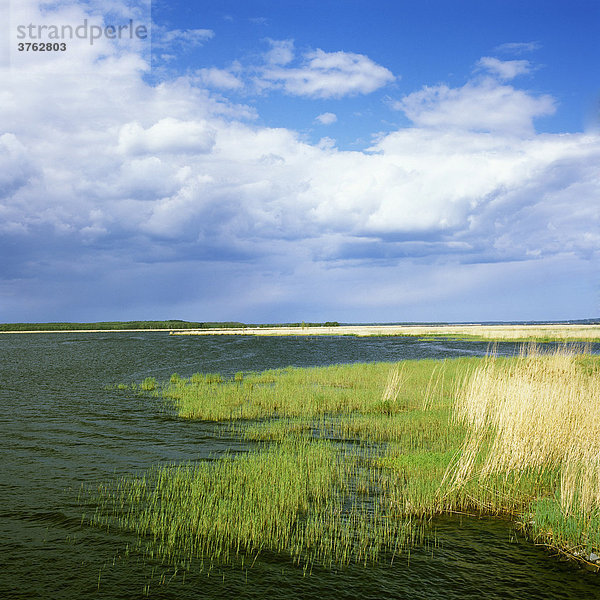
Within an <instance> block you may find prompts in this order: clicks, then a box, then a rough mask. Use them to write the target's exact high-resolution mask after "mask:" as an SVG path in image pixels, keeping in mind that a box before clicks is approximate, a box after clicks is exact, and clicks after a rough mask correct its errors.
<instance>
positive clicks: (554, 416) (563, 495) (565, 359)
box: [445, 346, 600, 553]
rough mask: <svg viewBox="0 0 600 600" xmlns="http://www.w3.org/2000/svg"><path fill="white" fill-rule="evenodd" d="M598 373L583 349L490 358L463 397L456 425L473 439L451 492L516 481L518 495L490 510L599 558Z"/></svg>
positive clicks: (453, 474) (453, 472)
mask: <svg viewBox="0 0 600 600" xmlns="http://www.w3.org/2000/svg"><path fill="white" fill-rule="evenodd" d="M599 375H600V363H599V362H598V360H597V358H593V357H591V356H590V355H585V354H582V353H581V348H577V347H563V348H559V349H557V350H555V351H551V352H541V351H540V350H539V349H538V348H536V347H535V346H531V347H529V348H528V349H526V350H525V351H524V352H523V353H522V356H521V357H520V358H518V359H515V360H513V361H506V360H502V359H497V358H495V357H493V356H491V357H488V358H486V359H485V360H484V361H483V362H482V364H481V365H480V366H479V367H478V368H477V369H476V370H475V371H474V372H473V373H472V374H471V375H470V376H469V378H468V379H467V380H466V381H465V382H464V385H462V386H461V388H460V390H459V392H458V395H457V401H456V405H455V408H454V413H453V422H454V423H461V424H464V425H466V426H467V428H468V434H467V436H466V438H465V440H464V443H463V446H462V449H461V453H460V455H459V457H458V460H456V461H454V462H453V464H451V466H450V467H449V469H448V471H447V473H446V476H445V483H446V484H447V490H446V494H447V495H448V496H452V495H456V493H457V492H460V491H461V490H465V489H468V488H469V487H473V486H474V485H475V486H477V487H478V488H485V487H487V488H489V487H493V486H492V484H493V482H498V481H502V480H505V481H507V480H512V482H513V495H512V496H511V495H508V496H507V497H506V498H503V497H502V496H501V494H498V497H496V498H494V499H493V502H494V503H495V504H496V505H497V506H499V507H500V508H505V509H507V508H508V507H505V506H504V505H505V504H506V503H507V502H509V503H512V507H511V508H512V510H515V509H517V508H521V509H522V510H523V512H524V513H525V514H526V515H527V514H531V515H533V516H531V518H530V519H527V520H526V521H525V523H526V526H527V527H528V529H529V530H530V531H531V533H532V535H534V537H535V538H536V539H538V540H539V541H542V542H544V543H547V544H549V545H552V546H555V547H558V548H560V549H562V550H568V551H572V550H573V549H574V548H579V549H585V550H586V551H587V552H588V553H591V552H592V550H594V551H595V552H598V550H599V549H600V544H599V536H598V531H599V530H600V519H599V516H600V443H599V440H600V377H599ZM515 490H517V491H519V492H520V495H521V499H522V502H521V503H519V502H516V501H515V495H514V491H515ZM528 496H529V497H528ZM576 524H577V525H576Z"/></svg>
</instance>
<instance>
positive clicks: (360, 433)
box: [91, 345, 600, 569]
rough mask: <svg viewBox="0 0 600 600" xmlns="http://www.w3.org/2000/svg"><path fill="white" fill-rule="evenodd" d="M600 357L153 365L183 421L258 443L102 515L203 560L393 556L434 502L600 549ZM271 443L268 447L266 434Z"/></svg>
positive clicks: (146, 539)
mask: <svg viewBox="0 0 600 600" xmlns="http://www.w3.org/2000/svg"><path fill="white" fill-rule="evenodd" d="M599 381H600V359H599V358H598V357H594V356H591V355H589V354H586V353H585V348H581V347H573V346H571V347H567V346H565V347H562V348H559V349H558V350H555V351H551V352H542V351H541V350H540V348H539V347H537V346H534V345H530V346H529V347H526V348H524V349H523V351H522V353H521V355H520V356H516V357H512V358H498V357H496V356H494V355H493V354H492V355H491V356H488V357H486V358H484V359H454V360H446V361H431V360H428V361H405V362H402V363H373V364H361V365H334V366H331V367H322V368H315V369H295V368H287V369H280V370H271V371H265V372H262V373H238V374H236V375H235V376H234V377H232V378H229V379H227V378H224V377H222V376H221V375H219V374H195V375H193V376H192V377H189V378H183V377H180V376H179V375H174V376H173V377H171V380H170V381H169V382H167V383H166V384H162V385H161V384H159V383H157V382H156V381H155V380H153V379H150V378H148V379H146V380H145V381H144V383H143V384H142V385H141V386H138V387H137V388H136V389H138V390H139V391H140V392H141V393H146V394H153V395H161V396H163V397H164V398H165V399H166V400H167V401H168V402H169V403H170V404H171V405H172V406H173V407H174V409H175V411H176V413H177V414H178V415H179V416H180V417H181V418H183V419H203V420H212V421H222V422H223V428H224V430H225V431H229V432H230V433H231V432H233V433H234V434H235V436H236V437H240V438H242V439H245V440H247V441H248V443H249V444H253V445H254V447H255V449H254V450H252V451H250V452H246V453H241V454H238V455H230V456H225V457H222V458H215V459H214V460H210V461H204V462H200V463H198V464H186V465H175V466H171V467H160V468H157V469H154V470H153V471H152V472H150V473H149V474H148V475H147V476H146V477H141V478H126V479H124V480H122V481H121V482H120V483H119V484H118V485H116V486H105V487H101V488H100V489H98V490H95V491H94V493H93V500H92V504H93V505H95V506H96V507H97V510H96V512H95V514H94V516H93V517H92V518H91V521H92V522H93V523H94V524H97V525H101V526H105V527H115V526H116V527H118V528H121V529H126V530H128V531H131V532H133V533H134V534H136V536H137V539H138V540H139V541H138V544H139V547H140V548H144V549H145V551H146V552H147V553H148V554H149V555H151V556H156V557H159V558H161V559H162V560H168V561H170V562H178V564H184V565H187V566H189V565H190V564H191V563H192V562H194V563H195V564H200V566H201V568H204V567H206V568H211V567H212V565H215V564H222V563H233V562H235V563H241V564H249V562H251V561H253V560H255V558H256V556H257V555H258V554H260V553H278V554H280V555H287V556H289V557H290V559H291V560H293V561H294V562H295V563H297V564H299V565H302V566H303V567H304V568H305V569H308V568H310V567H311V565H313V564H319V565H325V566H343V565H346V564H349V563H363V564H369V563H371V562H377V561H381V560H384V559H385V560H390V559H391V558H393V556H394V555H395V554H398V553H400V552H402V551H403V550H406V549H407V548H409V547H410V546H411V544H414V543H418V542H419V541H421V540H423V539H425V537H426V523H427V521H428V520H429V519H430V518H431V517H433V516H434V515H436V514H441V513H452V512H461V513H464V512H471V513H480V514H481V513H486V514H497V515H498V514H508V515H512V516H513V517H514V518H515V519H516V520H518V521H519V522H521V523H522V524H523V526H524V527H525V528H526V530H527V531H528V532H529V533H530V535H531V536H532V537H533V538H534V539H535V540H537V541H540V542H542V543H544V544H546V545H549V546H552V547H554V548H558V549H560V550H562V551H565V552H569V553H570V555H578V556H580V557H588V558H589V557H590V555H591V553H592V552H596V553H599V552H598V551H599V550H600V445H599V444H598V440H599V439H600V402H599V400H600V394H599V391H600V387H599ZM256 444H258V447H256Z"/></svg>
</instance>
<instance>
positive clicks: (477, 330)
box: [0, 324, 600, 343]
mask: <svg viewBox="0 0 600 600" xmlns="http://www.w3.org/2000/svg"><path fill="white" fill-rule="evenodd" d="M109 332H110V333H143V332H163V333H169V335H179V336H184V335H188V336H189V335H247V336H275V337H277V336H354V337H420V338H427V337H432V338H453V339H457V338H458V339H464V340H467V341H515V342H527V341H558V342H561V341H562V342H581V343H585V342H600V324H594V325H588V324H543V325H503V324H498V325H478V324H470V325H462V324H461V325H337V326H312V327H309V326H305V327H302V326H286V325H281V326H274V327H270V326H269V327H267V326H265V327H253V326H249V327H213V328H206V329H177V328H136V329H40V330H35V329H31V330H9V331H0V334H13V335H14V334H32V333H41V334H48V333H109Z"/></svg>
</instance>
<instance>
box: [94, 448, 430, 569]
mask: <svg viewBox="0 0 600 600" xmlns="http://www.w3.org/2000/svg"><path fill="white" fill-rule="evenodd" d="M361 470H362V469H361V467H360V464H359V461H357V454H356V453H347V452H346V453H345V452H343V451H340V449H337V448H335V447H334V445H333V444H331V443H329V442H324V441H321V442H310V443H309V442H307V441H302V440H288V441H287V442H285V443H283V444H276V445H272V446H270V447H268V448H266V449H264V450H262V451H257V452H251V453H248V454H244V455H237V456H226V457H221V458H219V459H216V460H214V461H209V462H203V463H200V464H196V465H190V464H187V465H177V466H171V467H160V468H157V469H155V470H153V471H152V472H151V473H149V474H148V475H147V476H144V477H141V478H135V479H128V478H126V479H123V480H121V482H120V483H119V484H118V485H117V486H108V487H107V486H102V487H101V488H100V489H98V490H96V491H95V492H94V497H95V502H96V503H97V510H96V512H95V514H94V515H93V517H92V518H91V522H92V523H94V524H96V525H100V526H104V527H115V526H117V527H119V528H120V529H125V530H129V531H132V532H135V533H136V534H137V535H138V536H139V546H140V548H144V549H145V551H146V553H147V554H149V555H151V556H153V557H156V558H160V559H163V560H167V561H169V562H178V563H180V564H183V565H186V564H187V565H188V566H189V565H190V564H191V563H192V562H199V563H200V565H201V566H202V567H201V568H203V567H206V568H208V569H210V568H212V565H214V564H215V563H218V564H229V563H236V562H237V563H241V564H244V563H246V564H247V563H248V561H250V562H251V561H253V560H254V559H255V558H256V556H257V555H258V554H260V553H265V552H276V553H280V554H287V555H289V556H290V557H291V558H292V559H293V561H294V562H296V563H298V564H302V565H303V566H304V567H305V568H308V567H310V566H312V565H313V564H315V563H317V564H320V565H325V566H329V567H332V566H344V565H347V564H349V563H351V562H352V563H363V564H368V563H371V562H376V561H377V560H379V558H380V557H381V556H382V555H383V554H385V553H391V554H394V553H399V552H401V551H402V550H403V549H405V548H406V547H407V546H408V545H410V544H411V543H414V541H415V539H416V538H417V537H418V536H419V535H420V533H419V528H418V527H417V526H416V525H415V523H413V521H412V520H411V519H410V518H409V519H402V518H390V517H391V516H390V514H389V512H388V511H386V510H385V506H384V505H383V504H382V503H381V502H378V501H377V499H375V500H373V499H370V500H369V502H365V501H361V500H360V498H358V497H357V495H356V491H357V489H359V488H360V487H361V486H363V488H364V486H365V483H367V484H368V480H369V473H368V471H367V472H366V474H365V473H364V472H363V473H360V471H361Z"/></svg>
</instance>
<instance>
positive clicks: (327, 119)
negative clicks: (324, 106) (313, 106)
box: [315, 112, 337, 125]
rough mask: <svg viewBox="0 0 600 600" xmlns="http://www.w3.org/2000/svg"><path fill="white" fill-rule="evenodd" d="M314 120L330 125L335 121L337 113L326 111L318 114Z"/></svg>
mask: <svg viewBox="0 0 600 600" xmlns="http://www.w3.org/2000/svg"><path fill="white" fill-rule="evenodd" d="M315 120H316V121H318V122H319V123H321V125H331V124H332V123H335V122H336V121H337V115H336V114H335V113H331V112H326V113H322V114H320V115H318V116H317V118H316V119H315Z"/></svg>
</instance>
